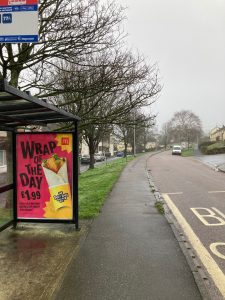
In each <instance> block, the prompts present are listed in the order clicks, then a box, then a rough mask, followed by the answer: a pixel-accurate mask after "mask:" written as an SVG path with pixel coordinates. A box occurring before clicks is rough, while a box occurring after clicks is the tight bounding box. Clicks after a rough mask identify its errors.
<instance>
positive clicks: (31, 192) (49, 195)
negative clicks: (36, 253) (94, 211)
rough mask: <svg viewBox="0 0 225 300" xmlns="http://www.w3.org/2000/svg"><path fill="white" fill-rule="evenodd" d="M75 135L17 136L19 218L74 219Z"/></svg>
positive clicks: (27, 134) (28, 134)
mask: <svg viewBox="0 0 225 300" xmlns="http://www.w3.org/2000/svg"><path fill="white" fill-rule="evenodd" d="M72 145H73V136H72V134H71V133H40V134H39V133H21V134H17V149H16V153H17V218H18V219H54V220H72V219H73V199H72V193H73V186H72V182H73V178H72V177H73V148H72Z"/></svg>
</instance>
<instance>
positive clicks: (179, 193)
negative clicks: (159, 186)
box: [165, 192, 183, 195]
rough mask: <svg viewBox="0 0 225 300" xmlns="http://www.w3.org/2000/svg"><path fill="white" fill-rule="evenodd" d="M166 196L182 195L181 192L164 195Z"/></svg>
mask: <svg viewBox="0 0 225 300" xmlns="http://www.w3.org/2000/svg"><path fill="white" fill-rule="evenodd" d="M165 194H167V195H182V194H183V192H174V193H165Z"/></svg>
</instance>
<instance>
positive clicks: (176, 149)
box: [172, 145, 182, 155]
mask: <svg viewBox="0 0 225 300" xmlns="http://www.w3.org/2000/svg"><path fill="white" fill-rule="evenodd" d="M181 151H182V148H181V146H180V145H174V146H173V149H172V155H181Z"/></svg>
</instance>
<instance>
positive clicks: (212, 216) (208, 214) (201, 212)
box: [190, 207, 225, 226]
mask: <svg viewBox="0 0 225 300" xmlns="http://www.w3.org/2000/svg"><path fill="white" fill-rule="evenodd" d="M212 209H214V210H215V211H216V213H217V214H219V215H220V216H222V217H223V218H224V219H225V217H224V215H223V213H222V212H220V211H219V210H218V209H216V208H214V207H212ZM212 209H209V208H206V207H190V210H191V211H192V212H193V213H194V214H195V215H196V217H197V218H198V219H199V220H200V221H201V222H202V223H203V224H204V225H205V226H224V225H225V220H223V219H222V218H221V217H218V216H217V215H216V213H215V212H214V211H213V210H212ZM209 220H210V222H208V221H209Z"/></svg>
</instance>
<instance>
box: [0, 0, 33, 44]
mask: <svg viewBox="0 0 225 300" xmlns="http://www.w3.org/2000/svg"><path fill="white" fill-rule="evenodd" d="M32 42H33V43H35V42H38V0H0V43H32Z"/></svg>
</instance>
